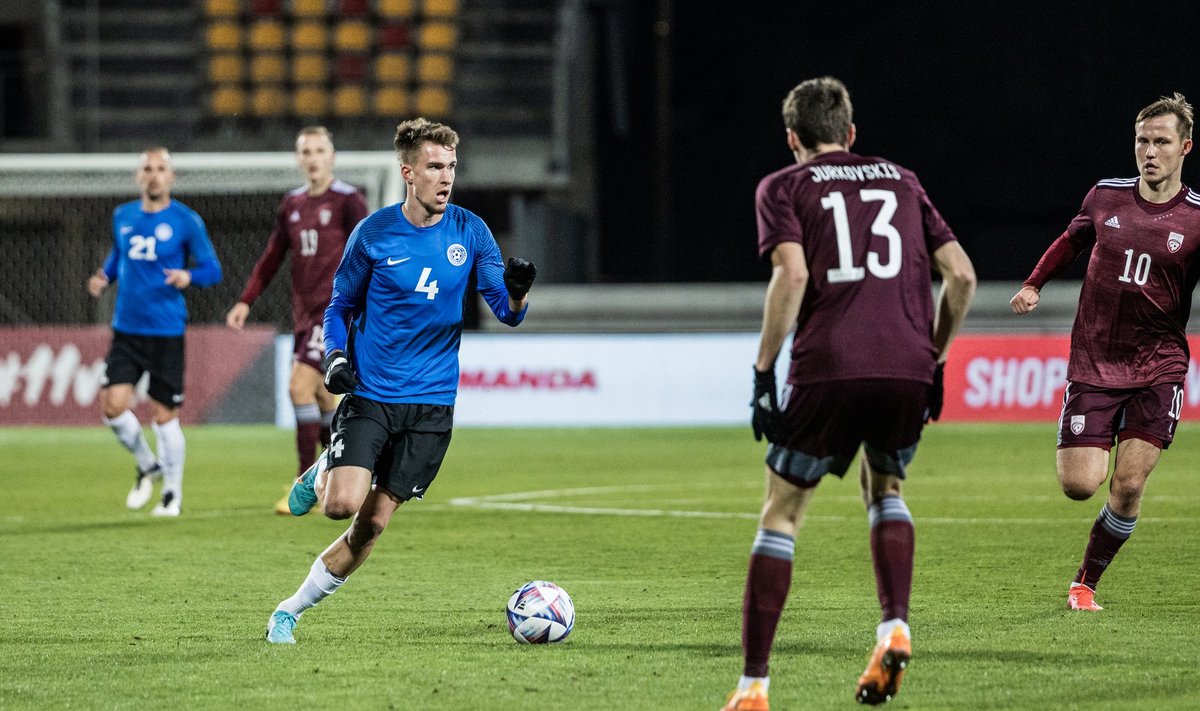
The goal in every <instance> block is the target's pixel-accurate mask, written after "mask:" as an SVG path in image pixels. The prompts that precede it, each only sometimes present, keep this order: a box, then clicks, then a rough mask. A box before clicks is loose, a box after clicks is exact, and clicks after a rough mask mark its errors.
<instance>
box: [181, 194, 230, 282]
mask: <svg viewBox="0 0 1200 711" xmlns="http://www.w3.org/2000/svg"><path fill="white" fill-rule="evenodd" d="M186 219H187V220H188V222H189V226H190V227H191V230H190V231H189V233H188V234H189V241H188V256H189V257H190V259H191V260H192V261H193V263H194V264H195V266H193V267H192V269H191V272H192V284H193V285H194V286H199V287H206V286H212V285H214V284H217V283H219V282H220V281H221V277H222V272H221V262H220V261H219V260H218V259H217V250H216V249H214V248H213V244H212V240H210V239H209V238H208V228H207V227H205V226H204V220H203V219H201V218H200V216H199V215H197V214H196V213H195V212H189V213H188V215H187V217H186Z"/></svg>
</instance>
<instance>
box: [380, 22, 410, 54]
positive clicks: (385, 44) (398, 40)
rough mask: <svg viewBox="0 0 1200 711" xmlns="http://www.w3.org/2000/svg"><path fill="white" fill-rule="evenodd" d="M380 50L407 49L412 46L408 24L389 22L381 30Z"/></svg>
mask: <svg viewBox="0 0 1200 711" xmlns="http://www.w3.org/2000/svg"><path fill="white" fill-rule="evenodd" d="M377 41H378V43H379V48H380V49H406V48H408V46H409V45H410V41H409V38H408V23H406V22H389V23H387V24H385V25H383V26H382V27H380V28H379V39H378V40H377Z"/></svg>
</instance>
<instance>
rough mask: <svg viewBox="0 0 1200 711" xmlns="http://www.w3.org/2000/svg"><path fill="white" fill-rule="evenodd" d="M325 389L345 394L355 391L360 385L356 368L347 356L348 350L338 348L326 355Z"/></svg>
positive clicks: (336, 393) (335, 393)
mask: <svg viewBox="0 0 1200 711" xmlns="http://www.w3.org/2000/svg"><path fill="white" fill-rule="evenodd" d="M323 365H324V366H325V389H326V390H328V391H329V392H331V393H333V394H334V395H345V394H346V393H352V392H354V388H356V387H358V378H356V377H354V368H352V367H350V361H349V360H348V359H347V358H346V352H345V351H343V350H341V349H338V350H335V351H331V352H330V353H329V355H327V356H325V362H324V364H323Z"/></svg>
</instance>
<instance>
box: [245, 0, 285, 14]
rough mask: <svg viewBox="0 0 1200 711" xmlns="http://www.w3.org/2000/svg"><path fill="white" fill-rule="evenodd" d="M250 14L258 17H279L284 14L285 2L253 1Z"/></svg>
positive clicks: (280, 0) (279, 0)
mask: <svg viewBox="0 0 1200 711" xmlns="http://www.w3.org/2000/svg"><path fill="white" fill-rule="evenodd" d="M250 14H252V15H254V16H256V17H279V16H280V15H282V14H283V0H253V1H252V2H251V3H250Z"/></svg>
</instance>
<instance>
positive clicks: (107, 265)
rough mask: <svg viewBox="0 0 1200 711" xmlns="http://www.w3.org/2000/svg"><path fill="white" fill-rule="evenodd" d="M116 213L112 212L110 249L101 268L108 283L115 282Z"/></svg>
mask: <svg viewBox="0 0 1200 711" xmlns="http://www.w3.org/2000/svg"><path fill="white" fill-rule="evenodd" d="M117 229H118V228H117V213H116V211H115V210H114V211H113V217H112V247H110V248H109V250H108V256H107V257H105V258H104V266H103V267H101V269H103V271H104V276H105V277H107V278H108V282H109V283H110V284H111V283H112V282H114V281H116V280H117Z"/></svg>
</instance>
